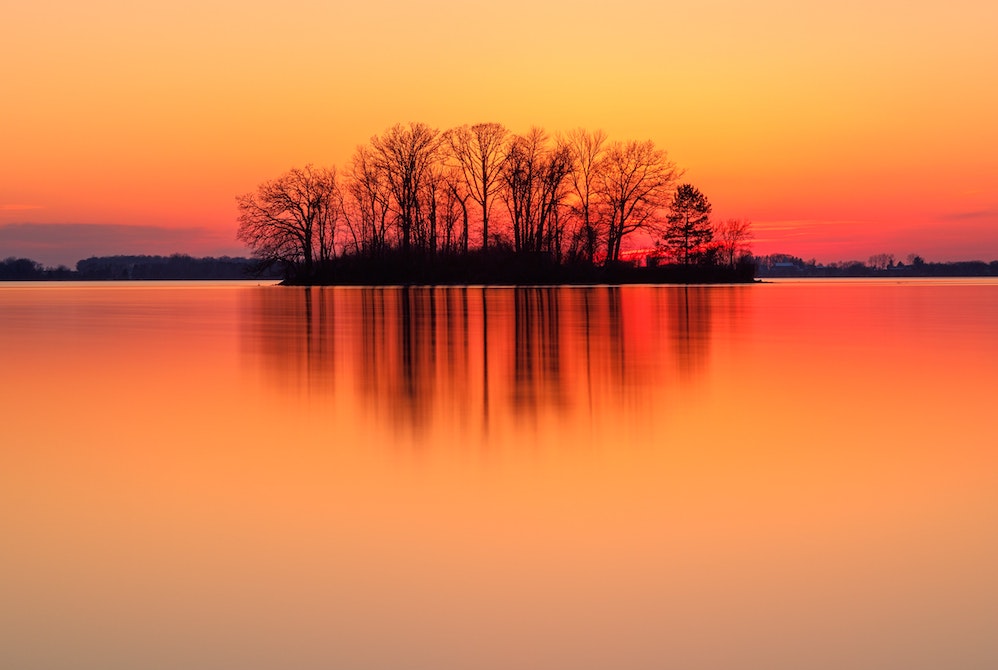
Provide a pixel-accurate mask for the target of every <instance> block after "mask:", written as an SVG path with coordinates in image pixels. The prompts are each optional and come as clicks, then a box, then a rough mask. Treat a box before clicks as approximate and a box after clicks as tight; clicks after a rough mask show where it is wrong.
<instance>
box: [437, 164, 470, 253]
mask: <svg viewBox="0 0 998 670" xmlns="http://www.w3.org/2000/svg"><path fill="white" fill-rule="evenodd" d="M443 179H444V185H445V193H444V200H443V211H442V214H441V216H442V223H443V226H444V230H445V236H446V241H445V243H444V248H445V249H446V250H448V251H452V252H453V251H458V250H460V251H462V252H463V253H465V254H467V253H468V200H470V199H471V191H469V190H468V185H467V183H465V181H464V175H463V174H462V173H461V172H460V171H459V170H458V169H456V168H445V170H444V174H443ZM459 219H460V222H461V228H460V233H458V232H457V231H455V230H454V228H455V227H456V226H457V223H458V220H459Z"/></svg>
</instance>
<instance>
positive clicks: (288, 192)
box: [236, 165, 342, 277]
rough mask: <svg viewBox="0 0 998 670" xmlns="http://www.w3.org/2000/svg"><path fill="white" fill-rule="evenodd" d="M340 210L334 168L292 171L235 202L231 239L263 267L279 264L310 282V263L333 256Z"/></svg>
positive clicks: (340, 201)
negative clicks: (235, 220)
mask: <svg viewBox="0 0 998 670" xmlns="http://www.w3.org/2000/svg"><path fill="white" fill-rule="evenodd" d="M341 205H342V198H341V197H340V193H339V187H338V185H337V181H336V170H335V169H334V168H316V167H313V166H312V165H307V166H305V167H304V168H302V169H299V168H293V169H292V170H290V171H289V172H287V173H286V174H284V175H282V176H280V177H278V178H277V179H274V180H272V181H267V182H264V183H263V184H260V186H259V187H257V190H256V192H255V193H247V194H245V195H241V196H238V197H237V198H236V206H237V207H238V209H239V215H238V221H239V228H238V230H237V232H236V237H237V238H238V239H239V240H241V241H243V242H245V243H246V244H247V245H249V247H250V248H251V249H252V250H253V254H254V255H255V256H256V257H257V258H258V259H260V260H261V261H262V262H263V263H264V264H265V265H270V264H273V263H284V264H286V265H287V266H288V268H289V270H290V272H291V274H293V275H295V276H298V277H311V276H312V275H313V274H314V270H315V265H316V263H322V262H325V261H328V260H330V259H331V258H332V257H333V255H334V242H335V237H336V229H337V226H338V224H339V221H340V217H341V214H342V210H341Z"/></svg>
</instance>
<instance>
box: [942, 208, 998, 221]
mask: <svg viewBox="0 0 998 670" xmlns="http://www.w3.org/2000/svg"><path fill="white" fill-rule="evenodd" d="M939 219H940V220H941V221H986V220H989V219H992V220H998V209H978V210H972V211H969V212H967V211H964V212H944V213H943V214H940V215H939Z"/></svg>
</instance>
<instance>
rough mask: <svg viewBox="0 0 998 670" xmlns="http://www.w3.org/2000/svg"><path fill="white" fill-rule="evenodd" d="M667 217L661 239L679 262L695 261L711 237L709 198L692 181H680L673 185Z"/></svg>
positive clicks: (712, 235) (712, 233) (712, 234)
mask: <svg viewBox="0 0 998 670" xmlns="http://www.w3.org/2000/svg"><path fill="white" fill-rule="evenodd" d="M667 221H668V225H667V226H666V228H665V234H664V235H663V241H664V243H665V246H666V247H668V249H669V250H670V252H671V253H672V255H673V257H674V258H676V259H677V260H678V261H679V262H680V263H681V264H682V265H689V264H690V263H691V262H692V261H696V260H697V259H698V258H699V257H700V256H701V255H702V254H703V252H704V251H705V250H706V248H707V246H708V245H709V244H710V242H711V240H712V239H713V237H714V232H713V230H712V229H711V225H710V202H709V201H708V200H707V197H706V196H705V195H704V194H703V193H701V192H700V190H699V189H698V188H696V187H694V186H693V185H692V184H683V185H681V186H680V187H679V188H677V189H676V193H675V194H674V195H673V196H672V202H670V203H669V216H668V219H667Z"/></svg>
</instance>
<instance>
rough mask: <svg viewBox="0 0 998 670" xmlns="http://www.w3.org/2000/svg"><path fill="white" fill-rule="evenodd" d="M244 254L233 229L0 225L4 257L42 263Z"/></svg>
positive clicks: (53, 224) (45, 224)
mask: <svg viewBox="0 0 998 670" xmlns="http://www.w3.org/2000/svg"><path fill="white" fill-rule="evenodd" d="M175 253H184V254H191V255H193V256H246V255H248V254H249V252H248V250H247V249H246V247H244V246H243V245H241V244H240V243H239V242H237V241H236V240H235V232H234V230H232V229H225V230H215V229H211V228H169V227H164V226H137V225H110V224H89V223H11V224H6V225H0V258H8V257H10V256H16V257H23V258H30V259H32V260H36V261H38V262H39V263H41V264H42V265H46V266H51V267H54V266H58V265H66V266H69V267H74V266H75V265H76V262H77V261H78V260H81V259H84V258H89V257H91V256H113V255H116V254H128V255H132V254H134V255H139V254H149V255H170V254H175Z"/></svg>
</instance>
